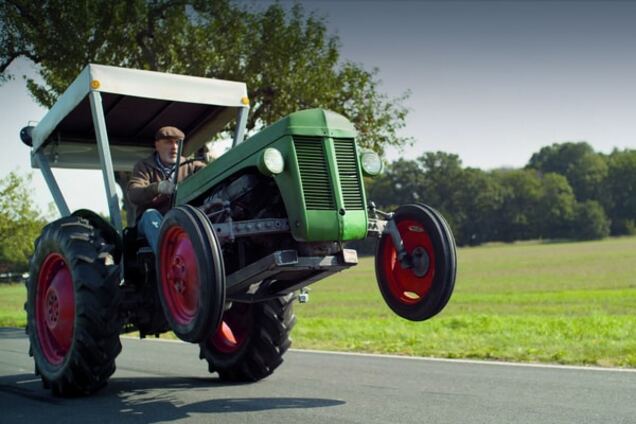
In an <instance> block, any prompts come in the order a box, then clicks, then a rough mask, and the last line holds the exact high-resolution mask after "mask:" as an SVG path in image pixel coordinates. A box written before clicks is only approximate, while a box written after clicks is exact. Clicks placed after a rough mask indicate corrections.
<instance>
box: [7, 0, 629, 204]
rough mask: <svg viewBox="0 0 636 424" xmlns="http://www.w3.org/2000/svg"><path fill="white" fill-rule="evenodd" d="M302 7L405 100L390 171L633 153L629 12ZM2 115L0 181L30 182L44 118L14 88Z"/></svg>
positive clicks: (538, 6)
mask: <svg viewBox="0 0 636 424" xmlns="http://www.w3.org/2000/svg"><path fill="white" fill-rule="evenodd" d="M284 4H291V3H288V2H284ZM303 4H304V5H305V9H306V11H312V10H313V11H316V12H317V13H318V14H319V15H324V16H325V17H326V18H327V23H328V27H329V29H330V30H331V31H332V33H337V34H338V35H339V37H340V41H341V44H342V57H343V58H344V59H348V60H352V61H354V62H357V63H360V64H362V65H363V66H364V67H365V68H367V69H372V68H373V67H377V68H379V70H380V74H379V75H380V77H381V79H382V81H383V84H382V85H381V87H380V89H381V90H382V91H384V92H386V93H387V94H389V95H391V96H399V95H400V94H402V93H403V92H405V91H407V90H410V91H411V93H412V94H411V97H410V99H409V100H408V101H407V103H406V104H407V106H409V107H410V109H411V112H410V114H409V116H408V120H407V126H406V128H405V130H404V135H408V136H412V137H413V138H414V139H415V140H416V143H415V145H414V146H413V147H411V148H409V149H407V150H406V151H404V152H402V153H399V152H396V151H394V150H390V151H389V152H388V159H389V160H393V159H395V158H397V157H398V156H399V155H404V156H406V157H408V158H415V157H417V156H418V155H420V154H422V153H423V152H425V151H436V150H442V151H446V152H451V153H456V154H458V155H459V156H460V158H461V159H462V160H463V163H464V165H467V166H474V167H480V168H483V169H491V168H495V167H501V166H512V167H521V166H523V165H525V164H526V163H527V161H528V159H529V158H530V156H531V155H532V153H534V152H536V151H538V150H539V149H540V148H541V147H543V146H545V145H549V144H551V143H556V142H564V141H580V140H585V141H588V142H589V143H590V144H591V145H592V146H593V147H594V148H595V149H596V150H597V151H601V152H605V153H609V152H610V151H611V150H612V149H613V148H615V147H616V148H620V149H623V148H636V124H635V122H636V119H635V117H636V3H629V2H607V1H606V2H591V1H586V2H575V1H565V2H548V1H538V2H532V1H498V2H485V1H473V2H420V1H401V2H400V1H392V2H382V1H364V0H358V1H325V0H320V1H304V2H303ZM249 88H250V87H248V90H249ZM0 110H1V111H2V113H1V114H0V131H2V134H3V137H4V139H5V145H7V146H8V147H9V148H8V150H7V151H5V154H3V155H0V176H4V175H6V174H7V173H8V172H9V171H10V170H13V169H16V167H19V169H20V170H21V171H23V172H24V171H27V170H28V169H29V168H30V165H29V161H28V149H27V148H26V147H24V146H23V145H22V144H21V143H20V142H19V139H18V132H19V130H20V128H21V127H22V126H24V125H26V124H27V122H28V120H30V119H32V120H39V119H41V117H42V116H43V114H44V113H45V111H44V110H43V109H42V108H38V107H37V106H35V104H34V103H33V101H32V100H31V99H30V98H29V96H28V94H27V93H26V90H25V88H24V83H23V82H22V81H19V80H18V81H14V82H10V83H7V84H5V85H4V86H1V87H0ZM58 174H59V175H60V185H61V186H62V190H63V191H64V193H65V194H66V195H67V197H68V199H67V200H69V203H70V206H71V208H78V207H89V208H92V209H97V210H106V206H105V205H106V203H105V201H104V200H102V198H103V197H104V195H103V194H102V192H101V191H99V190H95V189H92V190H91V195H90V196H88V195H86V194H83V195H82V194H81V193H82V191H83V190H82V188H83V187H82V186H83V185H84V184H91V185H95V186H99V185H102V183H101V180H100V178H99V176H97V175H95V174H92V173H86V172H83V173H81V174H78V172H77V171H65V172H58ZM78 175H80V176H81V178H78ZM80 181H81V183H80ZM33 185H34V190H35V192H36V199H37V202H38V204H39V205H41V206H42V205H46V203H48V202H49V201H51V200H52V199H51V197H50V195H49V194H48V190H47V189H46V188H45V186H43V182H42V178H41V177H40V175H39V171H38V172H37V173H35V175H34V184H33Z"/></svg>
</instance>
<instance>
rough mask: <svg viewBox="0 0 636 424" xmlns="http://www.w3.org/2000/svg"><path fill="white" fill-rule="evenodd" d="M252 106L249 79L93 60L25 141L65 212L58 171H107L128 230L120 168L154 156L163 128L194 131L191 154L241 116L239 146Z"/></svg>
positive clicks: (113, 208)
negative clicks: (119, 193) (118, 185)
mask: <svg viewBox="0 0 636 424" xmlns="http://www.w3.org/2000/svg"><path fill="white" fill-rule="evenodd" d="M248 111H249V99H248V97H247V87H246V85H245V83H242V82H234V81H225V80H220V79H213V78H202V77H194V76H187V75H176V74H169V73H163V72H154V71H145V70H138V69H127V68H119V67H114V66H105V65H95V64H89V65H87V66H86V67H85V68H84V69H83V70H82V72H81V73H80V74H79V75H78V77H77V78H76V79H75V81H73V83H71V85H70V86H69V87H68V88H67V89H66V91H65V92H64V93H63V94H62V95H61V96H60V97H59V98H58V100H57V101H56V103H55V104H54V105H53V107H52V108H51V109H50V110H49V111H48V113H47V114H46V115H45V116H44V118H43V119H42V120H41V121H40V122H39V123H38V124H37V126H35V127H34V128H25V129H23V131H22V133H26V134H29V135H28V136H27V137H26V139H25V138H23V141H25V143H27V144H29V145H30V146H31V147H32V150H31V163H32V166H33V167H34V168H40V169H41V171H42V174H43V176H44V179H45V181H46V183H47V185H48V187H49V190H50V191H51V194H52V195H53V199H54V200H55V204H56V205H57V207H58V209H59V211H60V213H61V215H62V216H67V215H69V214H70V211H69V209H68V206H67V205H66V201H65V200H64V198H63V196H62V193H61V191H60V189H59V187H58V186H57V182H56V181H55V177H54V176H53V173H52V172H51V168H73V169H101V170H102V172H103V174H104V182H105V185H106V195H107V197H108V205H109V210H110V216H111V221H113V225H114V226H115V227H116V228H117V229H119V230H121V229H122V225H121V219H120V211H119V200H118V199H117V194H116V192H115V181H114V176H113V175H114V172H115V171H130V170H132V168H133V166H134V164H135V163H136V162H137V161H138V160H139V159H141V158H144V157H146V156H148V155H149V154H150V153H151V152H152V150H153V147H154V146H153V143H152V142H153V141H154V134H155V132H156V130H157V129H158V128H159V127H162V126H167V125H171V126H176V127H179V128H180V129H181V130H183V131H184V132H185V133H186V139H185V142H184V146H183V154H184V155H186V156H187V155H190V154H192V153H194V152H196V151H197V150H198V149H199V148H201V147H202V146H204V144H205V143H206V142H208V141H211V140H212V139H213V137H214V136H215V134H217V133H218V132H220V131H222V130H224V129H225V128H226V126H227V124H228V123H229V122H230V121H232V120H233V118H236V126H235V134H234V144H238V143H240V142H241V141H243V137H244V134H245V126H246V122H247V112H248ZM27 129H28V130H29V131H26V130H27ZM22 133H21V137H22V135H23V134H22Z"/></svg>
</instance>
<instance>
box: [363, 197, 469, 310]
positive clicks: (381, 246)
mask: <svg viewBox="0 0 636 424" xmlns="http://www.w3.org/2000/svg"><path fill="white" fill-rule="evenodd" d="M392 219H393V220H394V221H395V224H396V226H397V229H398V232H399V233H400V237H401V239H402V242H403V244H404V248H405V250H406V253H407V254H408V261H409V262H410V266H406V267H404V266H403V264H402V263H401V262H400V261H399V260H398V257H397V256H398V255H397V249H396V248H395V245H394V244H393V239H392V238H391V236H390V234H388V233H384V234H383V235H382V238H381V239H380V242H379V243H378V247H377V250H376V255H375V272H376V277H377V280H378V286H379V288H380V292H381V293H382V297H384V300H385V301H386V303H387V305H388V306H389V307H390V308H391V309H392V310H393V311H394V312H395V313H396V314H397V315H399V316H401V317H402V318H405V319H408V320H411V321H423V320H426V319H428V318H431V317H433V316H435V315H437V314H438V313H439V312H440V311H441V310H442V309H443V308H444V306H446V303H448V300H449V299H450V296H451V294H452V292H453V288H454V286H455V273H456V267H457V259H456V253H455V240H454V238H453V234H452V232H451V230H450V228H449V226H448V224H447V223H446V221H445V220H444V218H443V217H442V215H441V214H440V213H439V212H437V211H436V210H435V209H433V208H431V207H429V206H427V205H423V204H413V205H404V206H400V207H399V208H398V209H397V210H396V212H395V214H394V215H393V218H392Z"/></svg>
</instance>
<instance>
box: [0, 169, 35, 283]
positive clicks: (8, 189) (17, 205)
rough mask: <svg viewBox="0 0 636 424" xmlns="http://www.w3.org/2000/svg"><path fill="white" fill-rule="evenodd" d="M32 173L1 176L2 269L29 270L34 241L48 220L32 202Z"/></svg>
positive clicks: (0, 251)
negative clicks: (30, 186) (23, 175)
mask: <svg viewBox="0 0 636 424" xmlns="http://www.w3.org/2000/svg"><path fill="white" fill-rule="evenodd" d="M30 182H31V176H30V175H28V176H25V177H22V176H20V175H18V174H17V173H15V172H10V173H9V174H8V175H7V176H6V177H4V178H1V179H0V240H2V243H0V271H2V272H5V271H26V270H27V269H28V259H29V256H30V255H31V253H32V252H33V242H34V241H35V239H36V237H37V236H38V235H39V234H40V232H41V231H42V227H43V226H44V224H45V221H44V219H43V218H42V217H41V216H40V211H39V210H37V209H36V208H35V207H33V205H32V202H31V197H30V195H29V193H30V188H29V185H30Z"/></svg>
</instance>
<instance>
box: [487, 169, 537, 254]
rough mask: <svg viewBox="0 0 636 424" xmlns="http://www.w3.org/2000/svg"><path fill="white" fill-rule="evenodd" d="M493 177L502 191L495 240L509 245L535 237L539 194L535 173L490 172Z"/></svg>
mask: <svg viewBox="0 0 636 424" xmlns="http://www.w3.org/2000/svg"><path fill="white" fill-rule="evenodd" d="M493 176H494V177H495V178H496V179H497V181H498V182H499V184H501V187H502V190H503V200H502V205H501V209H500V222H501V225H500V226H499V228H498V229H497V235H496V240H501V241H507V242H511V241H515V240H528V239H533V238H537V237H539V235H540V230H539V220H540V217H539V216H540V213H539V210H538V206H539V201H540V198H541V194H542V190H541V179H540V178H539V176H538V175H537V173H536V171H532V170H520V169H515V170H508V169H502V170H497V171H494V172H493Z"/></svg>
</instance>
